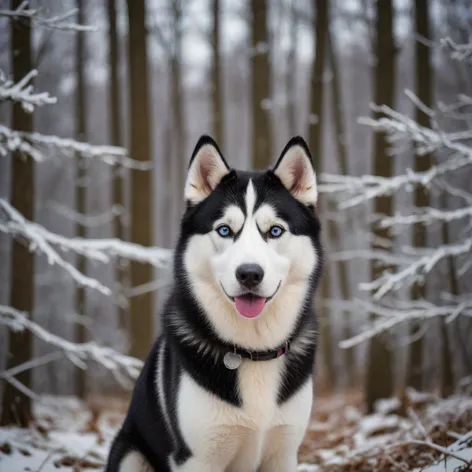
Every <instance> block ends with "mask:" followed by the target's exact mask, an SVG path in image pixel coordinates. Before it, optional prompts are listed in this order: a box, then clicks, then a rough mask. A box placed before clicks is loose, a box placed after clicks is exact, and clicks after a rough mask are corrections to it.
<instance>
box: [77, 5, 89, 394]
mask: <svg viewBox="0 0 472 472" xmlns="http://www.w3.org/2000/svg"><path fill="white" fill-rule="evenodd" d="M76 8H77V24H79V25H83V24H85V21H84V20H85V14H84V2H83V0H76ZM76 35H77V36H76V44H75V46H76V49H75V60H76V64H75V66H76V76H77V88H76V93H75V113H76V118H75V120H76V121H75V137H76V139H77V140H79V141H85V140H86V134H87V129H86V116H87V111H86V97H85V38H84V35H83V34H82V33H76ZM75 162H76V175H75V180H76V182H75V206H76V211H77V213H78V214H79V215H85V213H86V195H85V186H86V179H87V162H86V161H85V159H84V158H83V157H82V156H81V155H80V154H77V156H76V158H75ZM75 235H76V236H77V237H78V238H85V237H86V232H85V226H84V225H83V224H82V223H80V222H79V221H77V223H76V226H75ZM76 260H77V270H79V271H80V272H82V273H84V272H85V271H86V270H87V267H86V261H85V257H84V256H81V255H79V254H78V255H77V256H76ZM76 290H77V291H76V295H75V310H76V312H77V314H78V315H84V314H85V289H84V287H77V289H76ZM86 338H87V336H86V331H85V326H84V325H83V324H82V323H77V324H76V342H78V343H84V342H85V341H86ZM76 388H77V396H78V397H79V398H85V391H86V375H85V371H84V370H83V369H81V368H80V367H77V368H76Z"/></svg>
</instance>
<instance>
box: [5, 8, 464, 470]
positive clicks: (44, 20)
mask: <svg viewBox="0 0 472 472" xmlns="http://www.w3.org/2000/svg"><path fill="white" fill-rule="evenodd" d="M202 134H209V135H211V136H212V137H213V138H214V139H215V140H216V142H217V143H218V144H219V146H220V148H221V150H222V152H223V154H224V155H225V156H226V155H227V156H229V157H228V159H229V163H230V165H231V166H233V167H235V168H240V169H266V168H268V167H269V166H271V165H272V164H274V162H275V161H276V159H277V157H278V155H279V153H280V151H281V150H282V149H283V147H284V145H285V143H286V142H287V141H288V139H289V138H290V137H292V136H295V135H301V136H303V137H304V138H305V139H306V141H307V143H308V145H309V148H310V151H311V153H312V155H313V158H314V167H315V170H316V175H317V180H318V191H319V193H320V197H319V201H318V203H317V208H316V211H317V213H318V215H319V216H320V219H321V223H322V242H323V248H324V257H325V263H324V270H323V277H322V282H321V285H320V287H319V288H318V291H317V293H316V296H315V301H316V308H317V322H318V334H317V336H318V344H317V358H316V369H315V378H316V380H315V401H314V406H313V412H312V418H311V421H310V426H309V429H308V432H307V434H306V437H305V441H304V443H303V445H302V447H301V449H300V453H299V464H300V465H299V467H298V469H297V470H298V471H299V472H303V471H305V472H316V471H327V472H338V471H342V472H349V471H387V472H388V471H407V470H417V471H420V470H424V471H433V470H434V471H440V470H444V471H446V470H447V471H453V470H461V471H466V470H472V342H471V340H472V4H471V3H470V2H469V0H347V1H341V0H331V1H329V0H273V1H269V0H237V1H233V0H231V1H230V0H147V1H144V0H99V1H92V0H64V1H61V2H57V1H53V0H0V378H1V383H0V469H1V470H2V471H5V472H17V471H31V472H50V471H56V470H64V471H71V472H76V471H91V470H103V467H104V464H105V461H106V457H107V454H108V448H109V445H110V441H111V440H112V438H113V436H114V434H115V433H116V429H117V428H118V427H119V426H120V424H121V421H122V419H123V415H124V414H125V413H126V408H127V405H128V402H129V398H130V394H131V391H132V388H133V385H134V381H135V379H136V378H137V376H138V375H139V372H140V370H141V367H142V365H143V361H144V360H145V359H146V356H147V355H148V353H149V350H150V348H151V345H152V343H153V342H154V340H155V339H156V337H157V336H158V334H159V332H160V312H161V310H162V307H163V304H164V303H165V301H166V297H167V295H168V292H169V287H170V284H171V283H172V256H173V249H174V246H175V244H176V241H177V238H178V234H179V225H180V219H181V216H182V213H183V211H184V208H185V206H184V205H185V202H184V198H183V194H184V185H185V178H186V173H187V168H188V163H189V160H190V157H191V153H192V149H193V147H194V146H195V143H196V142H197V139H198V137H199V136H200V135H202Z"/></svg>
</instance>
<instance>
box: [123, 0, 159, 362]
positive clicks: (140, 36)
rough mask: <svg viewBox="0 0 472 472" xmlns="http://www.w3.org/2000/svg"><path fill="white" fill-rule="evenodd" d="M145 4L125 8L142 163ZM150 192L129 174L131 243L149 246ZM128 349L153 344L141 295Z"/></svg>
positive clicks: (148, 180)
mask: <svg viewBox="0 0 472 472" xmlns="http://www.w3.org/2000/svg"><path fill="white" fill-rule="evenodd" d="M145 3H146V2H145V0H127V4H128V28H129V39H128V60H129V66H128V70H129V87H130V89H129V98H130V119H129V123H130V139H131V145H130V154H131V155H132V156H133V158H134V159H136V160H138V161H141V162H145V161H148V160H149V159H150V158H151V146H150V133H149V127H150V114H149V86H148V55H147V42H146V6H145ZM152 202H153V192H152V173H151V171H139V170H132V171H131V241H132V242H134V243H137V244H142V245H143V246H151V245H152V243H153V241H152V222H153V211H152ZM130 272H131V273H130V279H131V280H130V282H131V286H132V287H136V286H138V285H142V284H145V283H148V282H150V281H151V278H152V268H151V267H150V266H149V265H144V264H139V263H137V262H132V263H131V271H130ZM130 312H131V320H130V327H131V349H130V354H131V355H132V356H135V357H138V358H141V359H144V358H145V357H146V355H147V353H148V351H149V347H150V346H151V343H152V340H153V297H152V293H149V292H148V293H144V294H142V295H140V296H136V297H132V298H131V302H130Z"/></svg>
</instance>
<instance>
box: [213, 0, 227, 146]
mask: <svg viewBox="0 0 472 472" xmlns="http://www.w3.org/2000/svg"><path fill="white" fill-rule="evenodd" d="M220 16H221V2H220V0H212V19H213V28H212V41H211V47H212V61H211V102H212V107H213V133H214V136H215V139H216V142H217V143H218V144H219V145H220V147H222V146H223V129H224V127H223V100H222V94H221V90H222V87H221V50H220V48H221V34H220Z"/></svg>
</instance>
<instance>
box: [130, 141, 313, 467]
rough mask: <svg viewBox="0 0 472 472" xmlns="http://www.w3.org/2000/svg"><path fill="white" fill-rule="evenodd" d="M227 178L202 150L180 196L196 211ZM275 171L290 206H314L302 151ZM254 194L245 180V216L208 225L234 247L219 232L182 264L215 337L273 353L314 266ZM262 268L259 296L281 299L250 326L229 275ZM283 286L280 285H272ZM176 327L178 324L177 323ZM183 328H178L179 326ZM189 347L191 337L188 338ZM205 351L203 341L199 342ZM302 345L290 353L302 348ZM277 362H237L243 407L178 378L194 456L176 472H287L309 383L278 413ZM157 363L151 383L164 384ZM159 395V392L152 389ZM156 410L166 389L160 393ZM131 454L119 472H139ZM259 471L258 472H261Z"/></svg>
mask: <svg viewBox="0 0 472 472" xmlns="http://www.w3.org/2000/svg"><path fill="white" fill-rule="evenodd" d="M227 172H228V169H227V168H226V166H225V164H224V162H223V161H222V159H221V158H220V156H219V154H218V152H217V151H216V149H215V148H213V147H212V146H204V147H203V148H202V149H201V150H200V152H199V153H198V154H197V156H196V157H195V159H194V161H193V163H192V166H191V168H190V170H189V175H188V178H187V183H186V189H185V197H186V199H187V200H189V201H191V202H192V203H198V202H199V201H201V200H202V199H203V198H205V197H206V196H208V194H209V193H210V192H211V191H213V190H214V188H215V186H216V185H217V184H218V182H219V181H220V180H221V178H222V177H223V176H224V175H225V174H226V173H227ZM275 173H276V174H277V175H278V176H279V178H280V179H281V181H282V183H283V184H284V185H285V186H286V187H287V189H288V190H289V191H291V192H293V195H294V196H295V198H297V199H299V200H300V201H301V202H302V203H304V204H314V203H316V196H317V194H316V181H315V173H314V171H313V168H312V166H311V164H310V162H309V160H308V157H307V156H306V154H305V153H304V151H303V149H302V148H301V147H300V146H296V149H293V150H292V149H290V150H289V151H288V152H287V156H286V157H285V158H284V159H283V160H282V161H281V163H280V164H279V166H278V167H277V169H276V171H275ZM256 197H257V195H256V190H255V188H254V186H253V184H252V182H251V181H249V184H248V187H247V190H246V216H245V215H244V213H243V212H242V211H241V209H240V208H238V207H237V206H229V207H228V208H227V210H226V212H225V214H224V215H223V216H222V218H221V219H220V220H218V221H216V222H215V228H214V229H216V227H218V226H219V225H220V224H223V223H224V224H226V225H228V226H230V228H231V229H232V230H233V232H234V233H238V232H239V231H240V230H241V228H242V232H241V235H240V236H239V238H238V239H237V240H236V241H233V240H231V239H225V238H221V237H220V236H219V235H218V234H217V232H216V231H212V232H210V233H209V234H204V235H195V236H193V237H192V238H191V239H190V241H189V243H188V245H187V248H186V252H185V256H184V264H185V268H186V271H187V274H188V279H189V282H190V284H191V285H192V288H193V293H194V294H196V296H197V299H198V302H199V303H200V304H201V306H202V307H203V309H204V310H205V311H206V313H207V315H208V319H209V322H210V323H211V325H212V327H213V328H214V330H215V331H216V332H217V333H218V335H219V336H220V337H221V338H222V339H224V340H225V341H227V342H229V343H234V344H237V345H239V346H242V347H245V348H247V349H250V350H265V349H273V348H274V347H275V346H278V345H280V344H282V343H283V342H284V341H285V340H287V338H288V336H289V335H290V333H291V332H292V330H293V328H294V323H295V322H296V319H297V314H298V313H299V312H300V310H301V308H302V304H303V302H304V297H305V294H306V291H307V284H308V279H309V277H310V274H311V273H312V271H313V268H314V267H315V266H316V264H317V261H318V255H317V254H316V252H315V250H314V248H313V246H312V244H311V242H310V240H309V238H308V237H307V236H296V235H294V234H291V233H290V231H289V228H288V225H287V223H286V222H284V221H283V220H281V219H280V218H278V217H277V215H276V211H275V209H274V208H272V207H271V206H270V205H268V204H263V205H262V206H261V207H260V208H257V209H256V210H255V207H254V206H255V202H256ZM274 224H276V225H280V226H281V227H282V228H284V229H285V230H286V231H285V232H284V234H283V235H282V236H281V237H280V238H278V239H270V240H268V241H264V240H263V238H262V236H261V234H260V231H262V232H265V231H268V230H269V228H270V227H271V226H272V225H274ZM244 263H255V264H259V265H260V266H261V267H262V268H263V270H264V273H265V275H264V279H263V282H262V285H261V292H262V294H263V295H264V296H266V297H269V296H271V295H272V294H274V292H276V290H277V288H278V291H277V293H276V295H275V296H274V298H273V299H272V300H271V301H269V302H268V303H267V304H266V306H265V307H264V309H263V311H262V313H261V314H260V315H259V316H258V317H256V318H255V319H245V318H243V317H242V316H241V315H240V314H239V313H238V312H237V310H236V308H235V306H234V303H233V302H232V301H231V300H230V299H229V298H228V297H227V295H225V293H224V292H223V290H222V288H221V285H222V286H223V287H224V289H225V291H226V292H227V294H229V295H230V296H235V295H238V294H239V292H238V291H239V283H238V282H237V280H236V277H235V272H236V267H238V266H239V265H240V264H244ZM279 284H280V286H279ZM176 323H178V318H177V321H176ZM182 329H183V330H185V328H184V327H182ZM188 337H189V339H191V338H192V334H191V333H188ZM195 342H200V343H201V344H202V346H204V343H205V341H204V340H197V341H195ZM303 343H304V340H303V338H302V340H301V341H299V343H298V345H296V346H293V349H294V350H296V349H303V347H304V345H303ZM284 362H285V358H284V356H282V357H280V358H277V359H274V360H271V361H265V362H252V361H250V360H243V361H242V364H241V365H240V367H239V368H238V371H237V374H238V379H239V390H240V395H241V399H242V407H236V406H233V405H230V404H229V403H227V402H224V401H223V400H220V399H219V398H218V397H216V396H215V395H212V394H210V393H208V392H207V391H206V390H205V389H203V388H202V387H200V386H199V385H198V384H197V383H196V382H195V381H194V380H193V379H192V378H191V377H190V376H189V375H188V374H186V373H184V374H183V376H182V378H181V383H180V387H179V393H178V398H177V399H176V401H177V409H176V410H177V412H178V421H179V427H180V430H181V432H182V435H183V438H184V439H185V441H186V443H187V445H188V446H189V448H190V450H191V451H192V457H191V458H190V459H189V460H188V461H186V462H185V464H184V465H182V466H177V465H176V464H175V463H173V461H172V460H171V464H170V466H171V469H172V471H175V472H255V471H256V469H257V470H259V471H260V472H293V471H295V469H296V465H297V451H298V448H299V446H300V443H301V441H302V439H303V436H304V433H305V430H306V427H307V423H308V420H309V418H310V412H311V407H312V396H313V384H312V378H311V377H310V378H308V379H307V381H306V382H305V384H304V385H303V386H302V387H301V388H300V389H299V391H298V392H297V393H296V394H295V395H294V396H293V397H291V398H290V399H289V400H288V401H287V402H285V403H284V404H283V405H282V406H279V405H278V404H277V393H278V391H279V386H280V382H281V380H282V379H281V374H282V369H283V366H284ZM162 365H163V359H161V362H159V364H158V368H157V379H161V377H162V371H161V370H162ZM156 388H157V387H156ZM157 390H158V398H159V401H160V402H164V401H165V397H164V389H162V388H157ZM136 454H137V453H136V452H133V453H131V454H129V455H128V456H127V458H126V459H125V460H124V461H123V463H122V466H121V472H138V471H140V472H141V470H142V469H140V468H138V466H142V464H143V462H142V461H143V458H140V457H138V456H136ZM258 467H259V469H258Z"/></svg>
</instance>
